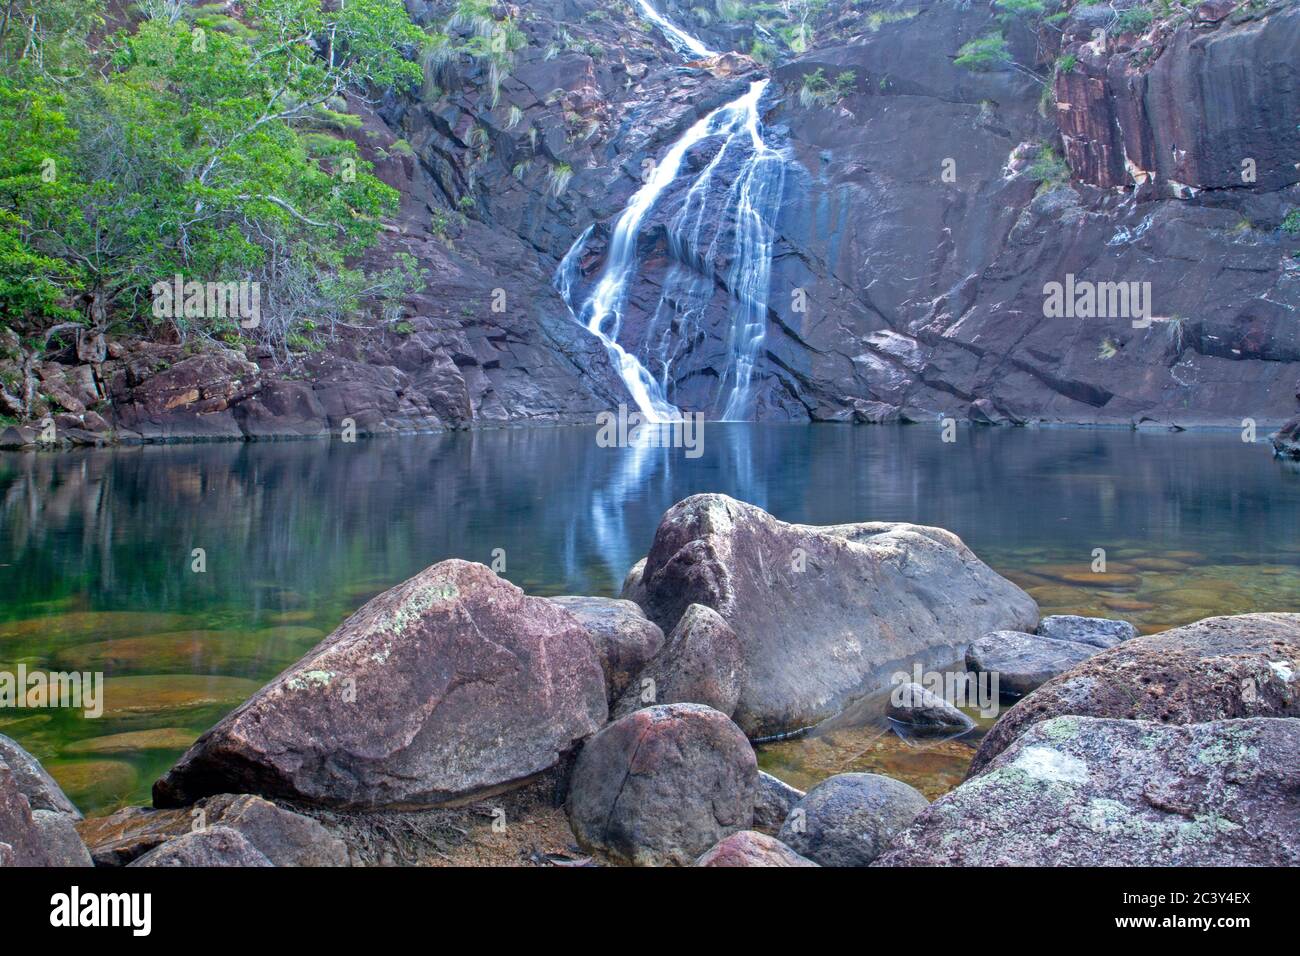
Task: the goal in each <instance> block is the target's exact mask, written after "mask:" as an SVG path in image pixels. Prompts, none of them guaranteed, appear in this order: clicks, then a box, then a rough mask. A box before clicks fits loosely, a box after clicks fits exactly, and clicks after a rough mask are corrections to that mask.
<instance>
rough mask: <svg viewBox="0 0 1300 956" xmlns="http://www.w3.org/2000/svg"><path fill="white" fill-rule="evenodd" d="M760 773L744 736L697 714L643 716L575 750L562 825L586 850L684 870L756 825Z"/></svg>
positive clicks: (677, 711)
mask: <svg viewBox="0 0 1300 956" xmlns="http://www.w3.org/2000/svg"><path fill="white" fill-rule="evenodd" d="M757 777H758V766H757V762H756V760H755V758H754V751H753V748H752V747H750V745H749V741H748V740H746V739H745V735H744V734H743V733H741V731H740V729H739V728H738V727H736V725H735V724H733V723H732V722H731V721H730V720H728V719H727V717H726V716H725V715H724V714H720V713H718V712H717V711H716V710H713V709H712V708H709V707H705V706H703V705H702V704H663V705H659V706H656V707H646V708H643V709H641V710H638V711H635V712H633V713H631V714H628V715H627V716H626V717H623V718H620V719H619V720H616V721H614V722H613V723H611V724H610V725H609V726H608V727H606V728H605V729H603V730H602V731H600V733H598V734H596V735H595V736H594V737H592V738H591V739H590V740H589V741H587V743H586V745H585V746H583V748H582V753H581V754H579V756H578V760H577V763H576V764H575V766H574V768H573V775H572V778H571V781H570V785H569V801H568V811H569V823H570V824H571V825H572V827H573V832H574V833H575V834H576V835H577V837H578V842H579V843H581V844H582V845H583V846H584V847H586V848H588V849H589V850H593V851H597V852H602V853H605V854H607V855H609V856H610V857H612V858H613V859H616V860H619V861H622V862H627V863H633V864H635V865H638V866H660V865H664V864H676V865H678V866H689V865H690V864H691V863H693V862H694V861H695V860H696V859H697V858H698V857H699V856H700V854H701V853H703V852H704V851H705V850H707V849H709V848H710V847H712V846H713V845H714V844H715V843H717V842H718V841H719V840H721V839H722V838H723V837H725V836H728V835H729V834H732V833H735V832H737V831H740V830H748V829H749V828H750V827H751V826H752V824H753V821H754V789H755V785H756V783H757Z"/></svg>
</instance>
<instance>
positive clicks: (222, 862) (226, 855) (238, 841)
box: [128, 827, 275, 867]
mask: <svg viewBox="0 0 1300 956" xmlns="http://www.w3.org/2000/svg"><path fill="white" fill-rule="evenodd" d="M128 865H129V866H171V867H176V866H185V867H189V866H203V867H208V866H274V865H275V864H274V863H272V862H271V861H270V859H268V858H267V856H266V854H264V853H263V852H262V851H261V850H259V849H258V848H257V847H255V846H254V845H253V843H252V841H251V840H249V839H248V838H247V837H245V836H244V835H243V834H242V833H240V832H239V831H238V830H232V829H231V828H230V827H208V828H207V829H204V830H194V831H192V832H190V833H186V834H183V835H181V836H178V837H177V838H176V839H174V840H168V841H167V842H166V843H164V844H163V845H162V846H160V847H158V848H157V849H156V850H150V851H149V852H148V853H146V854H145V855H144V856H142V857H140V858H139V859H138V860H135V861H134V862H132V863H130V864H128Z"/></svg>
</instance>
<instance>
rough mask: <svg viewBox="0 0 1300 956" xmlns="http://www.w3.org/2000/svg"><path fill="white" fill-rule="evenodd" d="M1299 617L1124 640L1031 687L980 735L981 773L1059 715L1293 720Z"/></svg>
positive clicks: (1299, 711) (1298, 712)
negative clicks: (1035, 727) (1032, 730)
mask: <svg viewBox="0 0 1300 956" xmlns="http://www.w3.org/2000/svg"><path fill="white" fill-rule="evenodd" d="M1297 674H1300V614H1242V615H1238V616H1235V617H1211V618H1206V619H1205V620H1203V621H1198V622H1196V623H1195V624H1189V625H1187V626H1186V627H1178V628H1174V629H1173V630H1170V631H1163V632H1162V633H1160V634H1147V635H1144V636H1142V637H1135V638H1133V639H1132V640H1130V641H1125V642H1124V643H1123V644H1120V645H1119V646H1117V647H1114V648H1111V649H1110V650H1108V651H1102V652H1101V653H1100V654H1097V655H1096V656H1094V657H1092V658H1090V659H1089V660H1087V661H1085V662H1084V663H1082V664H1079V665H1078V666H1076V667H1074V668H1073V669H1071V670H1069V671H1067V672H1066V673H1064V674H1061V675H1060V676H1059V677H1056V678H1054V679H1053V680H1050V681H1048V682H1047V683H1045V684H1043V685H1042V686H1041V687H1039V688H1038V689H1037V690H1036V691H1034V692H1033V693H1032V694H1030V695H1029V696H1027V697H1026V698H1025V699H1024V700H1021V701H1019V702H1017V703H1016V705H1015V706H1014V707H1012V708H1011V709H1010V710H1008V711H1007V712H1006V713H1005V714H1003V715H1002V717H1001V718H1000V719H999V720H998V722H997V724H995V725H994V727H993V729H992V730H991V731H989V733H988V734H987V735H986V736H985V737H984V740H983V742H982V743H981V744H980V749H979V751H978V752H977V753H976V754H975V759H974V761H972V763H971V770H970V773H971V775H975V774H978V773H980V772H981V771H983V770H984V768H986V767H987V766H988V765H989V763H990V762H991V761H992V760H993V759H994V758H995V757H996V756H997V755H998V754H1000V753H1001V752H1002V751H1003V750H1005V749H1007V747H1009V746H1010V745H1011V743H1012V741H1014V740H1015V739H1016V738H1017V737H1019V736H1021V735H1022V734H1024V733H1025V732H1026V731H1027V730H1028V728H1030V727H1031V726H1033V725H1034V724H1036V723H1038V722H1040V721H1044V720H1050V719H1051V718H1053V717H1060V716H1063V715H1077V716H1084V717H1115V718H1124V719H1129V720H1157V721H1161V722H1163V723H1167V724H1193V723H1203V722H1207V721H1215V720H1222V719H1225V718H1237V717H1300V691H1298V690H1297V676H1296V675H1297Z"/></svg>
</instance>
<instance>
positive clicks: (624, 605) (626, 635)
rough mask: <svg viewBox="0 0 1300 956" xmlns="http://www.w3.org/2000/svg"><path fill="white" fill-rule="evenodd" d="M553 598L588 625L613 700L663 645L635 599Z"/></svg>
mask: <svg viewBox="0 0 1300 956" xmlns="http://www.w3.org/2000/svg"><path fill="white" fill-rule="evenodd" d="M550 600H552V601H554V602H555V603H556V604H558V605H560V607H562V608H564V609H565V610H566V611H568V612H569V613H570V614H572V615H573V616H574V617H576V618H577V619H578V620H579V621H580V622H582V624H583V626H584V627H586V628H587V633H588V635H590V637H591V642H592V645H593V647H595V649H596V656H597V657H599V658H600V666H601V669H602V670H603V671H604V672H605V690H606V692H607V694H608V697H609V701H610V702H611V703H613V702H614V701H616V700H618V698H619V696H620V695H621V694H622V693H623V691H624V690H626V689H627V686H628V684H630V683H631V682H632V678H633V677H635V676H636V674H637V672H638V671H640V670H641V668H642V667H644V666H645V663H646V661H648V660H650V659H651V658H652V657H654V656H655V655H656V654H658V653H659V650H660V649H661V648H662V647H663V645H664V632H663V631H661V630H660V629H659V626H658V625H657V624H655V623H653V622H652V621H650V620H649V619H648V618H647V617H646V616H645V613H644V612H643V611H642V610H641V608H640V607H638V606H637V604H636V603H635V602H633V601H623V600H618V599H615V598H600V597H568V596H566V597H553V598H551V599H550Z"/></svg>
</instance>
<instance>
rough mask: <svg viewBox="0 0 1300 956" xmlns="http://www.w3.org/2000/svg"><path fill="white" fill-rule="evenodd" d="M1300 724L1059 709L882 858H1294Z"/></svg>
mask: <svg viewBox="0 0 1300 956" xmlns="http://www.w3.org/2000/svg"><path fill="white" fill-rule="evenodd" d="M1297 794H1300V720H1296V719H1285V718H1281V719H1280V718H1252V719H1248V720H1221V721H1214V722H1211V723H1197V724H1188V725H1184V726H1174V727H1171V726H1167V725H1163V724H1160V723H1156V722H1154V721H1146V720H1111V719H1106V718H1094V717H1057V718H1054V719H1052V720H1047V721H1043V722H1041V723H1038V724H1035V725H1034V726H1033V727H1031V728H1029V729H1028V730H1027V731H1025V733H1024V734H1022V735H1021V736H1020V737H1019V738H1018V739H1017V740H1016V741H1015V742H1014V743H1013V744H1012V745H1011V746H1010V747H1008V748H1007V749H1006V751H1005V752H1003V753H1002V754H1001V755H1000V756H998V757H997V759H995V760H994V761H993V763H992V764H991V765H990V766H989V767H988V768H987V769H986V770H985V772H984V773H982V774H980V775H979V776H978V777H975V778H974V779H973V780H968V781H967V782H966V783H964V784H962V785H961V786H960V787H958V788H957V789H956V790H953V791H952V792H950V793H948V794H945V795H944V796H942V797H940V798H939V799H938V800H936V801H935V802H934V803H933V804H931V806H930V808H929V809H928V810H926V811H925V812H924V813H922V814H921V815H920V816H919V817H918V818H917V820H916V822H915V823H914V824H913V825H912V826H911V827H910V828H908V829H907V830H906V831H905V832H904V833H903V834H902V835H900V836H899V837H898V838H897V839H896V840H895V841H894V844H893V847H892V848H891V849H890V851H889V852H888V853H886V854H885V855H884V856H882V857H881V858H880V859H879V860H877V861H876V865H877V866H1008V865H1015V866H1228V865H1233V866H1295V865H1296V864H1297V863H1300V798H1298V797H1297Z"/></svg>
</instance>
